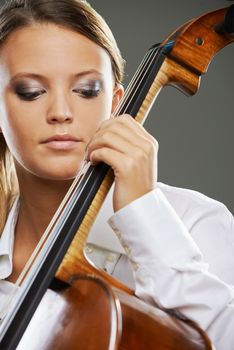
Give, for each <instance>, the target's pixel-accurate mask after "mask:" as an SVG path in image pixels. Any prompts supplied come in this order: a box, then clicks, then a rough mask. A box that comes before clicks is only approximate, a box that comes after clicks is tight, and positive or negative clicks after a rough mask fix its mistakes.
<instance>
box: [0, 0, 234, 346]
mask: <svg viewBox="0 0 234 350" xmlns="http://www.w3.org/2000/svg"><path fill="white" fill-rule="evenodd" d="M0 18H1V21H0V23H1V48H0V86H1V103H0V105H1V113H0V128H1V150H0V154H1V175H0V177H1V186H0V188H1V203H2V206H1V231H2V235H1V241H0V243H1V246H0V278H1V281H0V293H1V300H4V297H6V296H7V294H8V293H9V291H10V290H11V288H12V285H13V284H12V283H14V282H15V281H16V279H17V277H18V276H19V274H20V271H21V270H22V268H23V266H24V265H25V263H26V261H27V260H28V258H29V257H30V255H31V253H32V251H33V250H34V248H35V246H36V244H37V243H38V241H39V239H40V237H41V235H42V234H43V232H44V230H45V229H46V227H47V225H48V223H49V222H50V220H51V218H52V216H53V214H54V212H55V211H56V209H57V207H58V205H59V203H60V202H61V200H62V198H63V197H64V195H65V194H66V192H67V190H68V188H69V186H70V185H71V183H72V180H73V179H74V177H75V176H76V175H77V173H78V172H79V170H80V168H81V167H82V164H83V161H84V159H88V160H90V161H91V162H92V163H93V164H96V163H98V162H100V161H104V162H106V163H107V164H109V165H110V166H111V167H112V168H113V170H114V175H115V184H114V189H113V196H112V202H113V209H114V212H115V214H114V215H113V216H112V217H111V219H110V220H109V223H110V225H111V227H112V229H113V230H114V231H115V232H116V234H117V236H118V238H119V242H120V243H121V247H122V250H121V247H120V245H119V246H118V247H117V248H116V246H115V245H113V244H112V242H113V241H112V242H109V244H107V245H105V240H104V244H102V243H103V237H102V238H100V237H98V236H96V235H95V232H96V229H95V228H94V230H93V232H92V233H91V238H90V240H91V243H92V244H91V245H90V246H89V248H90V249H91V250H93V249H94V250H95V249H96V257H97V260H99V263H100V262H101V264H102V265H103V266H102V267H103V268H106V269H107V270H109V272H111V273H113V274H114V275H115V276H117V277H122V279H123V280H125V281H126V282H129V283H130V282H131V278H132V274H133V280H132V283H133V285H134V287H135V291H136V294H137V295H138V296H139V297H140V298H142V299H144V300H146V301H148V302H150V303H153V304H156V303H158V304H161V305H163V306H165V307H175V308H178V309H180V310H181V311H182V312H184V313H185V314H186V315H188V316H189V317H192V318H194V319H195V320H197V321H198V322H199V323H200V324H201V326H202V327H204V329H206V330H207V331H208V332H209V334H210V335H211V337H212V339H213V340H214V342H215V344H216V345H217V348H220V349H221V348H222V349H224V348H225V349H229V348H231V347H230V343H231V340H230V339H231V333H230V332H229V330H228V332H229V333H228V334H227V335H225V337H224V339H223V338H221V337H220V330H219V328H220V326H219V322H223V321H222V319H221V321H219V320H220V318H219V315H220V312H221V311H222V310H226V309H227V308H228V305H229V303H230V302H231V300H232V289H231V287H230V286H229V285H228V284H231V283H233V276H232V275H233V274H231V273H230V268H232V267H233V266H234V254H233V244H234V235H233V228H234V225H233V218H232V217H231V215H230V213H229V212H228V211H227V210H226V208H225V207H224V206H223V205H222V204H220V203H217V202H216V201H213V200H211V199H209V198H207V197H205V196H203V195H201V194H199V193H195V192H193V191H187V190H182V189H176V188H171V187H170V186H166V185H163V184H159V183H157V176H156V174H157V161H156V159H157V148H158V147H157V142H156V140H155V139H154V138H153V137H152V136H151V135H150V134H149V133H147V132H146V131H145V129H144V128H143V127H141V126H140V125H138V124H137V123H136V122H135V121H134V120H133V119H132V118H131V117H130V116H128V115H123V116H121V117H119V118H111V114H112V113H113V111H114V110H115V108H116V106H117V104H118V102H119V100H120V99H121V97H122V95H123V89H122V86H121V81H122V77H123V60H122V58H121V55H120V53H119V50H118V48H117V46H116V43H115V40H114V38H113V36H112V34H111V32H110V30H109V28H108V27H107V25H106V23H105V22H104V20H103V19H102V18H101V17H100V16H99V15H98V14H97V13H96V12H95V11H94V10H93V9H92V8H91V7H90V6H89V5H88V4H87V3H86V2H84V1H79V0H46V1H45V0H28V1H27V0H13V1H10V2H7V3H6V5H5V6H4V7H3V9H2V11H1V14H0ZM16 178H17V183H18V189H19V190H17V185H16ZM18 195H19V197H18ZM104 210H107V211H108V210H109V211H110V205H108V203H107V204H106V207H104ZM38 213H40V215H38ZM142 213H143V215H142ZM102 215H104V216H105V215H106V214H102ZM99 224H100V221H99V222H98V223H97V225H99ZM102 225H104V224H103V222H102ZM109 234H111V233H109ZM211 234H213V235H214V236H213V237H214V238H213V240H215V244H216V246H217V245H219V246H220V245H221V243H222V244H223V242H225V243H224V244H223V248H222V249H223V250H220V254H217V256H216V257H215V258H214V256H213V255H212V253H214V251H215V250H216V246H214V247H211V244H210V243H209V242H208V240H209V239H210V237H209V235H211ZM191 237H193V238H194V240H195V241H196V242H197V244H198V245H199V246H200V249H201V250H202V251H203V253H204V256H205V259H204V261H203V260H202V256H201V253H200V250H199V248H198V247H197V245H196V244H195V243H194V241H193V240H192V238H191ZM107 239H108V238H107ZM116 244H117V243H116ZM100 245H104V247H105V248H110V249H111V250H112V252H111V255H109V252H108V253H107V255H105V254H106V250H105V249H104V250H103V249H101V248H100V247H99V246H100ZM224 250H225V255H224V254H223V251H224ZM123 251H125V252H126V254H125V255H120V254H119V253H122V252H123ZM94 255H95V254H94ZM110 256H112V258H113V259H110ZM128 261H130V262H131V267H132V269H130V268H129V265H128ZM206 262H207V263H209V264H210V272H208V271H207V265H206ZM211 272H212V273H213V274H211ZM131 273H132V274H131ZM215 275H216V276H218V277H216V276H215ZM221 279H222V280H221ZM198 287H199V289H198ZM211 287H212V288H214V291H217V292H218V293H219V295H220V297H219V300H216V297H215V294H211V296H210V288H211ZM208 295H209V298H208ZM198 298H199V299H198ZM224 312H226V311H224ZM228 317H229V315H228ZM230 317H232V318H233V315H230ZM225 322H226V321H225ZM217 325H218V326H217ZM227 337H228V338H227ZM227 339H228V341H227ZM228 346H229V347H228Z"/></svg>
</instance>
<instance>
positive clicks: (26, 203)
mask: <svg viewBox="0 0 234 350" xmlns="http://www.w3.org/2000/svg"><path fill="white" fill-rule="evenodd" d="M18 181H19V188H20V209H19V218H18V226H19V227H22V228H24V232H28V233H29V232H30V237H28V239H30V240H35V241H38V240H39V238H40V237H41V236H42V234H43V233H44V231H45V229H46V227H47V226H48V224H49V222H50V221H51V219H52V217H53V215H54V214H55V212H56V210H57V208H58V207H59V205H60V203H61V202H62V200H63V198H64V196H65V194H66V193H67V191H68V189H69V187H70V185H71V183H72V180H66V181H52V180H46V179H41V178H38V177H36V176H34V175H32V174H20V173H18ZM20 231H21V230H20Z"/></svg>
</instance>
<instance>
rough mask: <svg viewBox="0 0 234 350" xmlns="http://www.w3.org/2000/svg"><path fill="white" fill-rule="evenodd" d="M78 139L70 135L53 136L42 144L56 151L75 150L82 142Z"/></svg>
mask: <svg viewBox="0 0 234 350" xmlns="http://www.w3.org/2000/svg"><path fill="white" fill-rule="evenodd" d="M80 141H81V140H79V139H78V138H76V137H74V136H72V135H69V134H64V135H53V136H51V137H49V138H47V139H45V140H43V141H42V142H41V143H42V144H44V145H46V146H47V147H48V148H51V149H55V150H69V149H73V148H75V147H76V146H77V143H78V142H80Z"/></svg>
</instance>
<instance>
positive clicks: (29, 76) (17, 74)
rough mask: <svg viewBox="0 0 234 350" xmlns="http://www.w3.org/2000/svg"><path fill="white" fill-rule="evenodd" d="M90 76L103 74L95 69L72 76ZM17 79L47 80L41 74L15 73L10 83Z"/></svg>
mask: <svg viewBox="0 0 234 350" xmlns="http://www.w3.org/2000/svg"><path fill="white" fill-rule="evenodd" d="M90 74H98V75H99V76H101V77H102V76H103V73H101V72H100V71H98V70H96V69H88V70H84V71H81V72H79V73H76V74H74V75H73V76H74V78H80V77H83V76H85V75H90ZM19 78H32V79H36V80H42V81H43V80H44V81H46V80H47V77H46V76H44V75H41V74H36V73H30V72H20V73H16V74H15V75H14V76H13V77H11V79H10V82H13V81H14V80H16V79H19Z"/></svg>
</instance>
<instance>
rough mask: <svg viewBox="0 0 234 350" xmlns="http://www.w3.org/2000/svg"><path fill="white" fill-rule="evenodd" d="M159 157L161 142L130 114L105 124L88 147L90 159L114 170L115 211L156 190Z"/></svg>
mask: <svg viewBox="0 0 234 350" xmlns="http://www.w3.org/2000/svg"><path fill="white" fill-rule="evenodd" d="M157 153H158V143H157V141H156V140H155V139H154V138H153V136H151V135H150V134H149V133H148V132H147V131H146V130H145V129H144V128H143V127H142V126H141V125H140V124H139V123H137V122H136V121H135V120H134V119H133V118H132V117H131V116H129V115H127V114H124V115H121V116H118V117H116V118H112V119H109V120H106V121H104V122H103V123H102V125H101V126H100V128H99V129H98V130H97V131H96V133H95V134H94V136H93V138H92V140H91V141H90V142H89V144H88V146H87V158H88V159H89V160H90V161H91V163H92V164H97V163H98V162H105V163H106V164H108V165H109V166H111V168H112V169H113V171H114V175H115V187H114V195H113V208H114V211H117V210H119V209H121V208H123V207H124V206H126V205H127V204H129V203H130V202H132V201H134V200H135V199H137V198H139V197H141V196H143V195H144V194H146V193H147V192H149V191H151V190H153V189H154V187H155V185H156V181H157Z"/></svg>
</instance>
